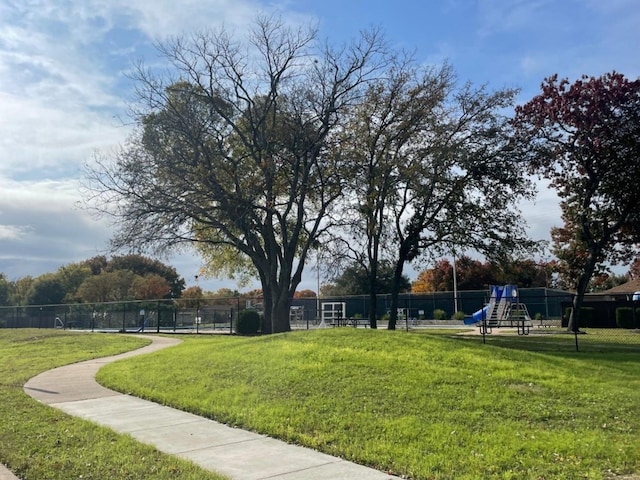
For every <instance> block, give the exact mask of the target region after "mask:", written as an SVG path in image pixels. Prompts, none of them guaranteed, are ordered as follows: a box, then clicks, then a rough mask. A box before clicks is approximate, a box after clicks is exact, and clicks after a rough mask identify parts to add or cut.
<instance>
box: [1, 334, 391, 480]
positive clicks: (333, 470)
mask: <svg viewBox="0 0 640 480" xmlns="http://www.w3.org/2000/svg"><path fill="white" fill-rule="evenodd" d="M148 338H150V339H152V340H153V343H152V344H151V345H148V346H147V347H144V348H141V349H139V350H134V351H132V352H127V353H124V354H121V355H116V356H113V357H107V358H101V359H96V360H89V361H85V362H80V363H76V364H72V365H66V366H64V367H60V368H56V369H54V370H49V371H47V372H44V373H42V374H40V375H38V376H36V377H34V378H32V379H31V380H29V381H28V382H27V383H26V384H25V386H24V390H25V392H26V393H27V394H29V395H30V396H32V397H33V398H35V399H37V400H39V401H41V402H43V403H46V404H48V405H51V406H53V407H55V408H59V409H60V410H63V411H64V412H66V413H69V414H71V415H75V416H79V417H82V418H85V419H88V420H90V421H93V422H95V423H98V424H100V425H104V426H107V427H109V428H111V429H113V430H115V431H116V432H120V433H127V434H129V435H131V436H132V437H133V438H135V439H137V440H138V441H140V442H143V443H147V444H150V445H153V446H154V447H156V448H157V449H158V450H160V451H162V452H165V453H169V454H173V455H176V456H178V457H181V458H185V459H188V460H191V461H192V462H194V463H196V464H198V465H200V466H201V467H203V468H205V469H208V470H213V471H216V472H218V473H221V474H223V475H226V476H228V477H229V478H231V479H236V480H260V479H267V478H268V479H278V480H325V479H326V480H336V479H344V480H356V479H362V480H386V479H395V478H399V477H394V476H392V475H387V474H385V473H382V472H379V471H377V470H373V469H371V468H368V467H364V466H362V465H357V464H355V463H351V462H347V461H345V460H343V459H341V458H338V457H333V456H330V455H326V454H324V453H319V452H316V451H315V450H311V449H308V448H304V447H299V446H296V445H290V444H287V443H285V442H282V441H279V440H275V439H272V438H269V437H266V436H264V435H259V434H256V433H252V432H247V431H244V430H239V429H236V428H231V427H228V426H226V425H223V424H220V423H217V422H213V421H211V420H207V419H205V418H202V417H198V416H196V415H192V414H190V413H185V412H182V411H180V410H176V409H174V408H170V407H165V406H162V405H159V404H157V403H153V402H149V401H146V400H141V399H139V398H136V397H132V396H130V395H123V394H121V393H118V392H114V391H112V390H109V389H106V388H104V387H102V386H101V385H98V383H97V382H96V381H95V374H96V373H97V371H98V369H99V368H100V367H102V366H103V365H105V364H107V363H111V362H114V361H116V360H119V359H121V358H127V357H131V356H134V355H140V354H144V353H151V352H153V351H156V350H159V349H162V348H166V347H170V346H173V345H176V344H177V343H179V342H180V341H179V340H176V339H173V338H166V337H156V336H149V337H148ZM2 475H3V473H2V468H1V467H0V480H3V477H2ZM7 478H8V479H12V477H7ZM13 478H15V477H13Z"/></svg>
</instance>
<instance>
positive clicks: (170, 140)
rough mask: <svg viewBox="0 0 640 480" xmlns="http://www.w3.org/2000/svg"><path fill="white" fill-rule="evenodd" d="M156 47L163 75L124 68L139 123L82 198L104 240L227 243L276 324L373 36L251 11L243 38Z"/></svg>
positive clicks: (148, 244) (330, 196)
mask: <svg viewBox="0 0 640 480" xmlns="http://www.w3.org/2000/svg"><path fill="white" fill-rule="evenodd" d="M158 50H159V53H160V54H161V56H162V58H164V60H166V61H167V63H168V65H169V69H168V70H167V71H168V73H165V74H163V75H157V74H153V73H152V72H151V71H149V70H148V69H146V68H144V66H142V65H141V66H140V67H139V68H138V69H137V74H136V75H135V80H136V85H137V96H138V100H139V105H140V108H139V109H137V110H136V112H135V120H136V121H137V124H138V129H137V130H136V131H135V133H134V134H133V135H132V137H131V138H130V139H129V141H128V142H127V143H126V144H125V145H123V146H122V148H121V149H120V150H119V151H118V152H117V153H116V154H115V155H114V156H103V157H101V158H97V159H96V160H97V161H96V162H95V163H94V166H92V167H89V168H88V175H89V179H90V182H89V183H90V189H89V191H90V195H89V197H90V198H89V200H92V204H93V205H94V207H95V208H97V209H99V210H101V211H102V212H104V213H107V214H109V215H111V216H112V217H113V218H114V219H115V220H116V224H117V226H118V230H117V235H116V236H115V237H114V239H113V244H114V247H116V248H132V247H134V248H138V249H142V248H149V249H155V250H162V249H167V248H171V247H174V246H178V245H181V244H204V245H207V246H208V247H207V248H209V250H208V251H209V253H210V254H211V252H214V253H215V251H216V249H219V251H220V253H221V254H225V252H227V253H228V251H229V249H231V250H232V251H237V252H239V253H240V254H241V257H245V258H248V259H249V260H250V262H251V264H252V265H253V267H254V268H255V271H256V272H257V274H258V276H259V278H260V281H261V284H262V290H263V294H264V307H265V311H264V313H265V322H264V325H263V331H266V332H282V331H287V330H289V329H290V326H289V307H290V303H291V299H292V298H293V294H294V292H295V290H296V287H297V285H298V284H299V282H300V281H301V278H302V271H303V268H304V264H305V261H306V259H307V255H308V253H309V251H310V249H311V248H312V247H313V246H314V245H316V244H317V238H318V236H319V235H320V234H321V233H322V232H323V230H324V229H326V228H328V226H329V222H328V221H327V219H326V212H327V211H328V209H329V208H330V206H331V205H332V203H333V202H334V201H335V200H336V198H338V197H339V196H340V195H341V191H342V189H341V186H342V185H341V184H342V181H343V178H342V176H341V175H340V174H339V173H340V171H341V168H342V167H341V165H340V162H341V161H343V160H342V158H341V157H340V156H336V155H328V154H327V152H328V151H330V150H332V149H334V150H335V148H333V147H332V142H333V139H334V135H333V134H334V133H335V132H336V131H337V130H338V127H339V126H340V124H341V119H342V115H343V113H344V112H345V111H346V110H348V109H349V108H350V107H351V106H352V105H353V104H354V102H357V101H359V98H360V96H361V95H362V90H363V88H364V87H365V85H366V83H367V82H368V81H370V80H372V79H374V78H375V77H376V76H377V74H378V72H379V71H380V70H381V69H382V68H384V66H385V64H386V62H387V54H386V52H385V46H384V42H383V40H382V38H381V36H380V35H379V33H378V32H376V31H369V32H363V33H362V34H361V36H360V37H359V39H358V40H357V41H355V42H354V43H352V44H349V45H346V46H344V47H341V48H339V49H335V48H331V47H329V46H326V45H323V44H320V43H319V42H318V41H317V34H316V31H315V30H314V29H313V28H301V29H295V28H290V27H287V26H286V25H284V24H282V23H281V21H279V20H278V19H274V18H258V19H257V20H256V22H255V24H254V27H253V29H252V30H251V33H250V34H249V35H248V38H246V39H241V38H236V37H234V36H233V35H231V34H229V33H228V32H225V31H224V30H219V31H215V32H207V33H200V34H196V35H193V36H190V37H188V38H177V39H174V40H172V41H170V42H168V43H165V44H162V45H160V46H159V47H158ZM114 157H115V158H114Z"/></svg>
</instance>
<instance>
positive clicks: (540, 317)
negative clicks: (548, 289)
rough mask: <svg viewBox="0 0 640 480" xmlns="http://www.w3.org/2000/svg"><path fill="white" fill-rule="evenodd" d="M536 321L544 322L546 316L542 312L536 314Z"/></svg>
mask: <svg viewBox="0 0 640 480" xmlns="http://www.w3.org/2000/svg"><path fill="white" fill-rule="evenodd" d="M533 318H534V320H543V319H544V315H542V314H541V313H540V312H536V314H535V316H534V317H533Z"/></svg>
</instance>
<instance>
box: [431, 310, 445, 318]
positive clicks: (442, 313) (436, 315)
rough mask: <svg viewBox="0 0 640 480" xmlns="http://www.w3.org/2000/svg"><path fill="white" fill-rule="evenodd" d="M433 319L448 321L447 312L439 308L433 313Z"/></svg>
mask: <svg viewBox="0 0 640 480" xmlns="http://www.w3.org/2000/svg"><path fill="white" fill-rule="evenodd" d="M433 319H434V320H446V319H447V312H445V311H444V310H440V309H439V308H436V309H435V310H434V311H433Z"/></svg>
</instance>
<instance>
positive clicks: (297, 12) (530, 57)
mask: <svg viewBox="0 0 640 480" xmlns="http://www.w3.org/2000/svg"><path fill="white" fill-rule="evenodd" d="M259 12H269V13H274V12H275V13H277V14H279V15H281V16H282V18H283V20H284V21H286V22H291V23H309V22H311V23H316V24H317V25H318V26H319V28H320V34H321V36H323V37H327V38H328V39H329V41H330V42H331V43H341V42H345V41H348V40H349V39H351V38H353V37H355V36H356V35H357V34H358V32H359V30H362V29H366V28H369V27H372V26H373V27H380V28H381V29H382V30H383V31H384V32H385V33H386V36H387V39H388V41H389V42H390V43H391V44H392V45H393V46H395V47H397V48H404V49H407V50H411V51H415V58H416V60H417V61H418V62H421V63H426V64H441V63H442V62H444V61H447V62H449V63H450V64H451V65H452V66H453V67H454V68H455V70H456V71H457V73H458V78H459V81H460V82H464V81H471V82H473V83H474V84H478V85H479V84H484V83H486V84H488V86H489V87H490V88H502V87H518V88H520V89H521V94H520V101H522V102H524V101H526V100H528V99H530V98H531V97H532V96H534V95H536V94H537V93H538V90H539V86H540V83H541V82H542V80H543V79H544V78H545V77H547V76H549V75H552V74H554V73H558V74H559V75H560V76H561V77H568V78H570V79H572V80H574V79H576V78H577V77H578V76H580V75H581V74H588V75H594V76H599V75H601V74H603V73H605V72H608V71H611V70H613V69H615V70H617V71H619V72H622V73H623V74H625V75H626V76H627V77H630V78H637V77H638V76H639V75H640V62H639V60H640V55H639V53H638V52H640V2H638V0H606V1H604V0H439V1H436V0H395V1H376V0H369V1H364V0H351V1H349V0H341V1H337V0H298V1H296V0H280V1H278V0H275V1H260V0H186V1H175V0H154V1H152V0H107V1H105V0H0V272H2V273H4V274H6V275H7V276H8V278H9V279H17V278H20V277H23V276H25V275H32V276H37V275H40V274H42V273H45V272H52V271H55V270H56V269H57V268H58V267H59V266H61V265H65V264H67V263H70V262H76V261H80V260H83V259H86V258H89V257H91V256H94V255H97V254H102V253H105V250H106V248H107V246H108V239H109V237H110V234H111V228H110V226H109V224H108V223H107V222H105V221H96V220H95V219H93V218H92V217H91V216H90V215H89V214H88V213H87V212H86V211H84V210H82V209H79V208H77V203H78V202H79V201H80V200H81V198H82V197H81V194H80V182H81V175H82V171H81V166H82V164H83V162H84V161H86V160H88V159H90V158H91V157H92V156H93V152H95V151H101V152H108V151H109V150H110V149H112V148H114V146H116V145H118V144H119V143H121V142H123V141H124V139H125V138H126V136H127V133H128V131H129V130H128V129H129V127H128V126H127V120H128V118H127V111H126V101H127V99H130V98H132V85H131V84H130V82H129V80H128V79H127V76H126V72H127V70H129V69H131V67H132V65H133V64H134V63H135V62H136V61H137V60H139V59H144V60H145V62H147V63H154V62H157V60H158V58H157V56H156V55H155V50H154V48H153V45H154V42H158V41H162V40H163V39H165V38H167V36H171V35H179V34H181V33H189V32H191V31H194V30H198V29H203V28H209V27H214V28H215V27H217V26H220V25H221V24H222V23H224V24H225V25H226V27H227V28H228V29H229V30H233V31H236V32H242V31H243V30H244V29H246V27H247V25H248V24H249V23H250V22H251V20H252V19H253V18H254V17H255V15H256V14H257V13H259ZM521 208H522V210H523V213H524V216H525V218H526V219H527V221H528V223H529V226H530V234H531V236H532V238H535V239H541V238H548V231H549V228H550V227H551V226H553V225H557V224H559V209H558V206H557V200H556V199H555V196H554V195H553V192H551V191H549V190H547V189H545V188H544V187H543V188H542V189H541V191H540V192H539V195H538V200H537V201H536V203H535V204H525V205H521ZM165 261H167V263H170V264H172V265H174V266H175V267H176V268H177V269H178V272H179V273H180V274H181V275H182V276H184V278H185V279H186V280H187V283H193V278H194V275H195V274H196V273H197V271H198V268H199V260H198V259H197V258H196V257H195V256H192V255H189V254H181V255H176V256H175V257H173V258H171V259H168V260H165ZM203 286H204V287H205V288H207V289H211V290H215V289H217V288H219V287H221V286H227V287H231V288H233V287H234V286H235V285H234V284H233V283H230V282H225V281H222V280H210V281H208V282H206V283H204V284H203ZM301 288H312V289H315V274H313V273H312V272H310V275H309V279H306V280H305V282H304V283H303V285H301Z"/></svg>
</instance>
